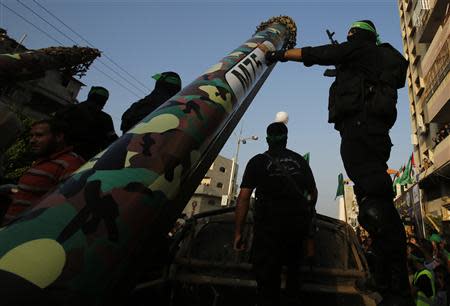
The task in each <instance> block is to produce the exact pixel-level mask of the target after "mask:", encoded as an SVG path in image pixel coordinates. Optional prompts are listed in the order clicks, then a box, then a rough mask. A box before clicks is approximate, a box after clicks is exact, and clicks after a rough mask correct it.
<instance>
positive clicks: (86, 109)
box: [55, 86, 118, 160]
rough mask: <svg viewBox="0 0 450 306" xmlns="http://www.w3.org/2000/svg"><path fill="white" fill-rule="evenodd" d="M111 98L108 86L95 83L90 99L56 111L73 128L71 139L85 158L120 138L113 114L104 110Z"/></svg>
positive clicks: (77, 151) (58, 116)
mask: <svg viewBox="0 0 450 306" xmlns="http://www.w3.org/2000/svg"><path fill="white" fill-rule="evenodd" d="M108 98H109V92H108V90H107V89H106V88H104V87H100V86H92V87H91V90H90V91H89V94H88V98H87V100H86V101H84V102H81V103H79V104H74V105H70V106H68V107H66V108H64V109H62V110H61V111H58V112H57V113H56V114H55V118H57V119H58V120H59V121H61V122H64V123H65V124H67V126H68V127H69V128H68V130H67V137H68V142H69V143H70V144H71V145H73V146H74V152H76V153H77V154H79V155H81V156H82V157H83V159H84V160H89V159H91V158H92V157H94V155H96V154H97V153H100V151H102V150H104V149H106V147H108V146H109V145H110V144H111V143H112V142H113V141H115V140H116V139H117V138H118V137H117V134H116V132H115V131H114V124H113V121H112V118H111V116H110V115H108V114H107V113H105V112H104V111H102V109H103V107H104V106H105V104H106V101H108Z"/></svg>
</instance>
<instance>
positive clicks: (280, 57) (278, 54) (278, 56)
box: [266, 50, 287, 66]
mask: <svg viewBox="0 0 450 306" xmlns="http://www.w3.org/2000/svg"><path fill="white" fill-rule="evenodd" d="M284 52H285V50H279V51H270V52H267V53H266V64H267V65H269V66H270V65H272V64H273V63H275V62H278V61H279V62H287V59H285V58H284Z"/></svg>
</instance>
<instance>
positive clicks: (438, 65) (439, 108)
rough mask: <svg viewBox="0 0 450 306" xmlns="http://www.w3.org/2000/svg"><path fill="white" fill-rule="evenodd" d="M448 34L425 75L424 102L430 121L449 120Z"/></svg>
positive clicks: (449, 51) (449, 62) (449, 69)
mask: <svg viewBox="0 0 450 306" xmlns="http://www.w3.org/2000/svg"><path fill="white" fill-rule="evenodd" d="M449 72H450V36H449V37H448V38H447V40H446V41H445V43H444V44H443V46H442V49H441V50H440V52H439V54H438V55H437V57H436V60H435V61H434V63H433V64H432V66H431V67H430V69H429V71H428V73H427V74H426V76H425V79H424V80H425V84H426V90H425V91H424V94H423V96H424V103H426V104H427V108H428V114H429V118H430V121H433V122H441V123H444V122H448V121H450V120H449V118H447V117H450V115H449V113H450V102H449V100H450V75H449Z"/></svg>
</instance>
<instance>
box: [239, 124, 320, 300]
mask: <svg viewBox="0 0 450 306" xmlns="http://www.w3.org/2000/svg"><path fill="white" fill-rule="evenodd" d="M287 133H288V130H287V127H286V125H285V124H284V123H281V122H275V123H272V124H270V125H269V126H268V127H267V138H266V139H267V143H268V144H269V150H268V151H266V152H264V153H263V154H258V155H256V156H254V157H253V158H252V159H251V160H250V161H249V162H248V164H247V167H246V169H245V173H244V177H243V179H242V183H241V190H240V192H239V196H238V200H237V204H236V229H235V238H234V249H235V250H236V251H242V250H244V248H245V246H244V243H243V241H242V232H243V230H244V223H245V220H246V217H247V212H248V210H249V202H250V196H251V194H252V192H253V190H254V189H255V188H256V207H255V216H254V220H255V225H254V236H253V237H254V238H253V249H252V262H253V268H254V271H255V277H256V281H257V285H258V291H257V305H258V306H264V305H267V306H269V305H270V306H277V305H280V285H281V278H280V277H281V267H282V266H283V265H286V266H287V268H288V270H287V280H286V295H287V297H288V298H290V299H291V301H295V300H297V299H298V292H299V290H300V279H299V276H300V275H299V273H300V271H299V268H300V263H301V259H302V257H303V256H302V242H303V241H304V240H305V239H306V238H307V236H308V234H309V232H310V225H311V221H312V218H313V214H314V212H315V204H316V201H317V189H316V184H315V181H314V176H313V174H312V171H311V168H310V167H309V165H308V163H307V162H306V161H305V159H304V158H303V157H302V156H301V155H299V154H297V153H295V152H293V151H291V150H289V149H287V148H286V144H287Z"/></svg>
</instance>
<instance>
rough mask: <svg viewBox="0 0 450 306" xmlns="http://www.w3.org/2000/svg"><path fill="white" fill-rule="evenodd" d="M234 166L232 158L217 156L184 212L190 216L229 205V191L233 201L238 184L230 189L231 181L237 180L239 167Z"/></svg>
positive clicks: (232, 182)
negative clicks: (232, 177)
mask: <svg viewBox="0 0 450 306" xmlns="http://www.w3.org/2000/svg"><path fill="white" fill-rule="evenodd" d="M232 168H233V160H232V159H228V158H225V157H223V156H221V155H219V156H217V158H216V159H215V160H214V163H213V164H212V165H211V166H210V167H209V170H208V172H207V173H206V175H205V177H204V178H203V179H202V181H201V183H200V185H198V187H197V189H196V190H195V193H194V195H193V196H192V197H191V199H190V200H189V202H188V204H187V205H186V207H185V208H184V210H183V213H185V214H186V215H187V216H188V217H190V216H192V215H194V214H197V213H202V212H205V211H209V210H214V209H219V208H221V207H224V206H227V196H228V192H230V194H231V199H232V200H231V203H233V202H234V199H235V197H236V189H237V188H236V186H232V187H233V188H231V190H230V191H229V186H230V183H231V184H234V182H236V176H237V168H238V167H237V165H236V164H235V165H234V169H232ZM232 172H233V173H232ZM231 175H233V176H234V179H233V180H230V178H231Z"/></svg>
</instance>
